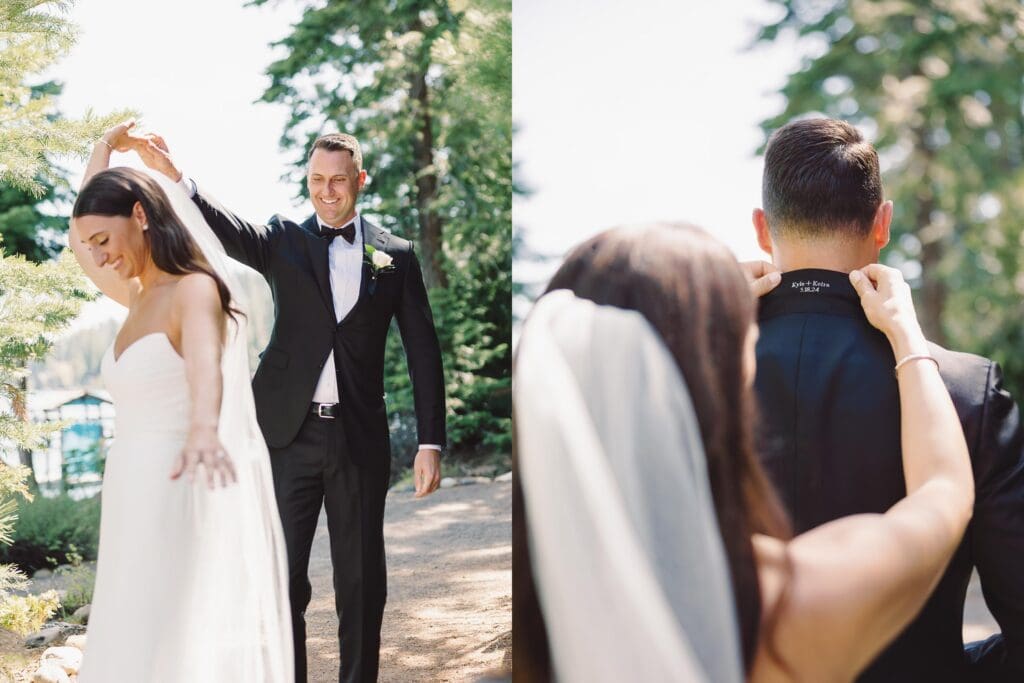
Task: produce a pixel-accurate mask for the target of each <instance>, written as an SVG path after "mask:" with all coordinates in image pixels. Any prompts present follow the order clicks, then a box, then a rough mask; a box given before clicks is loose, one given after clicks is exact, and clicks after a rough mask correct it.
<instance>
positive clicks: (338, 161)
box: [306, 149, 366, 228]
mask: <svg viewBox="0 0 1024 683" xmlns="http://www.w3.org/2000/svg"><path fill="white" fill-rule="evenodd" d="M365 182H366V171H363V170H362V169H360V168H359V167H358V166H357V165H356V163H355V160H354V159H353V158H352V154H351V152H348V151H347V150H328V149H315V150H313V154H312V155H311V156H310V158H309V171H308V174H307V176H306V187H307V189H308V190H309V198H310V200H311V201H312V202H313V209H314V210H315V211H316V214H317V215H318V216H319V217H320V220H322V221H323V222H324V223H326V224H327V225H330V226H331V227H334V228H338V227H341V226H342V225H344V224H345V223H347V222H348V221H350V220H352V218H353V216H355V214H356V199H357V198H358V197H359V191H360V190H361V189H363V184H364V183H365Z"/></svg>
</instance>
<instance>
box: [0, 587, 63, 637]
mask: <svg viewBox="0 0 1024 683" xmlns="http://www.w3.org/2000/svg"><path fill="white" fill-rule="evenodd" d="M58 607H60V598H59V597H58V596H57V591H54V590H49V591H46V592H45V593H42V594H40V595H7V596H5V597H3V598H2V599H0V628H4V629H7V630H8V631H13V632H14V633H17V634H19V635H23V636H27V635H28V634H30V633H33V632H35V631H38V630H39V629H40V628H41V627H42V625H43V624H45V623H46V620H47V619H49V618H50V617H52V616H53V615H54V613H55V612H56V611H57V608H58Z"/></svg>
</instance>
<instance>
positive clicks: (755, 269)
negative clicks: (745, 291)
mask: <svg viewBox="0 0 1024 683" xmlns="http://www.w3.org/2000/svg"><path fill="white" fill-rule="evenodd" d="M740 267H741V268H743V273H744V275H746V276H747V282H749V283H750V290H751V291H752V292H753V293H754V296H755V297H762V296H764V295H765V294H767V293H768V292H770V291H772V290H773V289H775V288H776V287H778V286H779V283H780V282H782V273H781V272H780V271H779V269H778V267H777V266H776V265H775V264H773V263H768V262H767V261H740Z"/></svg>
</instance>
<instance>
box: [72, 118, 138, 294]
mask: <svg viewBox="0 0 1024 683" xmlns="http://www.w3.org/2000/svg"><path fill="white" fill-rule="evenodd" d="M134 125H135V122H134V121H126V122H125V123H120V124H118V125H116V126H114V127H113V128H111V129H110V130H108V131H107V132H105V133H104V134H103V136H102V137H101V138H100V139H99V140H97V141H96V144H95V145H93V148H92V156H90V157H89V163H88V165H87V166H86V167H85V176H84V177H83V178H82V187H85V186H86V184H88V182H89V180H90V179H91V178H92V177H93V176H94V175H96V174H97V173H99V172H100V171H102V170H104V169H106V168H109V166H110V153H111V152H112V151H113V150H115V149H117V150H118V151H121V152H124V151H127V150H128V149H129V146H128V143H129V142H130V136H129V135H128V131H130V130H131V129H132V127H133V126H134ZM79 191H81V188H79ZM68 246H69V247H71V252H72V253H73V254H74V255H75V260H76V261H78V265H79V266H81V267H82V270H83V271H85V275H86V277H88V278H89V279H90V280H92V282H93V284H94V285H96V287H97V288H98V289H99V290H100V291H101V292H103V293H104V294H106V295H107V296H108V297H110V298H111V299H113V300H114V301H116V302H117V303H119V304H121V305H122V306H126V307H127V306H128V303H129V301H130V299H131V293H132V289H133V288H134V287H135V286H136V285H137V283H135V282H134V281H132V280H125V279H123V278H121V277H120V276H119V275H118V274H117V273H115V272H114V271H113V270H110V269H104V268H100V267H99V266H97V265H96V262H95V261H93V259H92V254H90V253H89V248H88V247H87V246H86V245H85V243H83V242H82V238H81V237H80V236H79V234H78V228H77V227H76V225H75V220H74V219H72V220H71V226H70V228H69V229H68Z"/></svg>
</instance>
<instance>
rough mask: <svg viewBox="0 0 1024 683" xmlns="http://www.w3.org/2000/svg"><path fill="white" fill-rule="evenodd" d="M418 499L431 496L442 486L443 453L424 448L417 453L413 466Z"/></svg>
mask: <svg viewBox="0 0 1024 683" xmlns="http://www.w3.org/2000/svg"><path fill="white" fill-rule="evenodd" d="M412 473H413V481H414V482H416V496H415V497H416V498H422V497H423V496H427V495H430V494H431V493H433V492H434V491H436V490H437V487H438V486H440V485H441V452H440V451H436V450H434V449H432V448H424V449H422V450H420V451H418V452H417V453H416V460H415V462H414V463H413V466H412Z"/></svg>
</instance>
